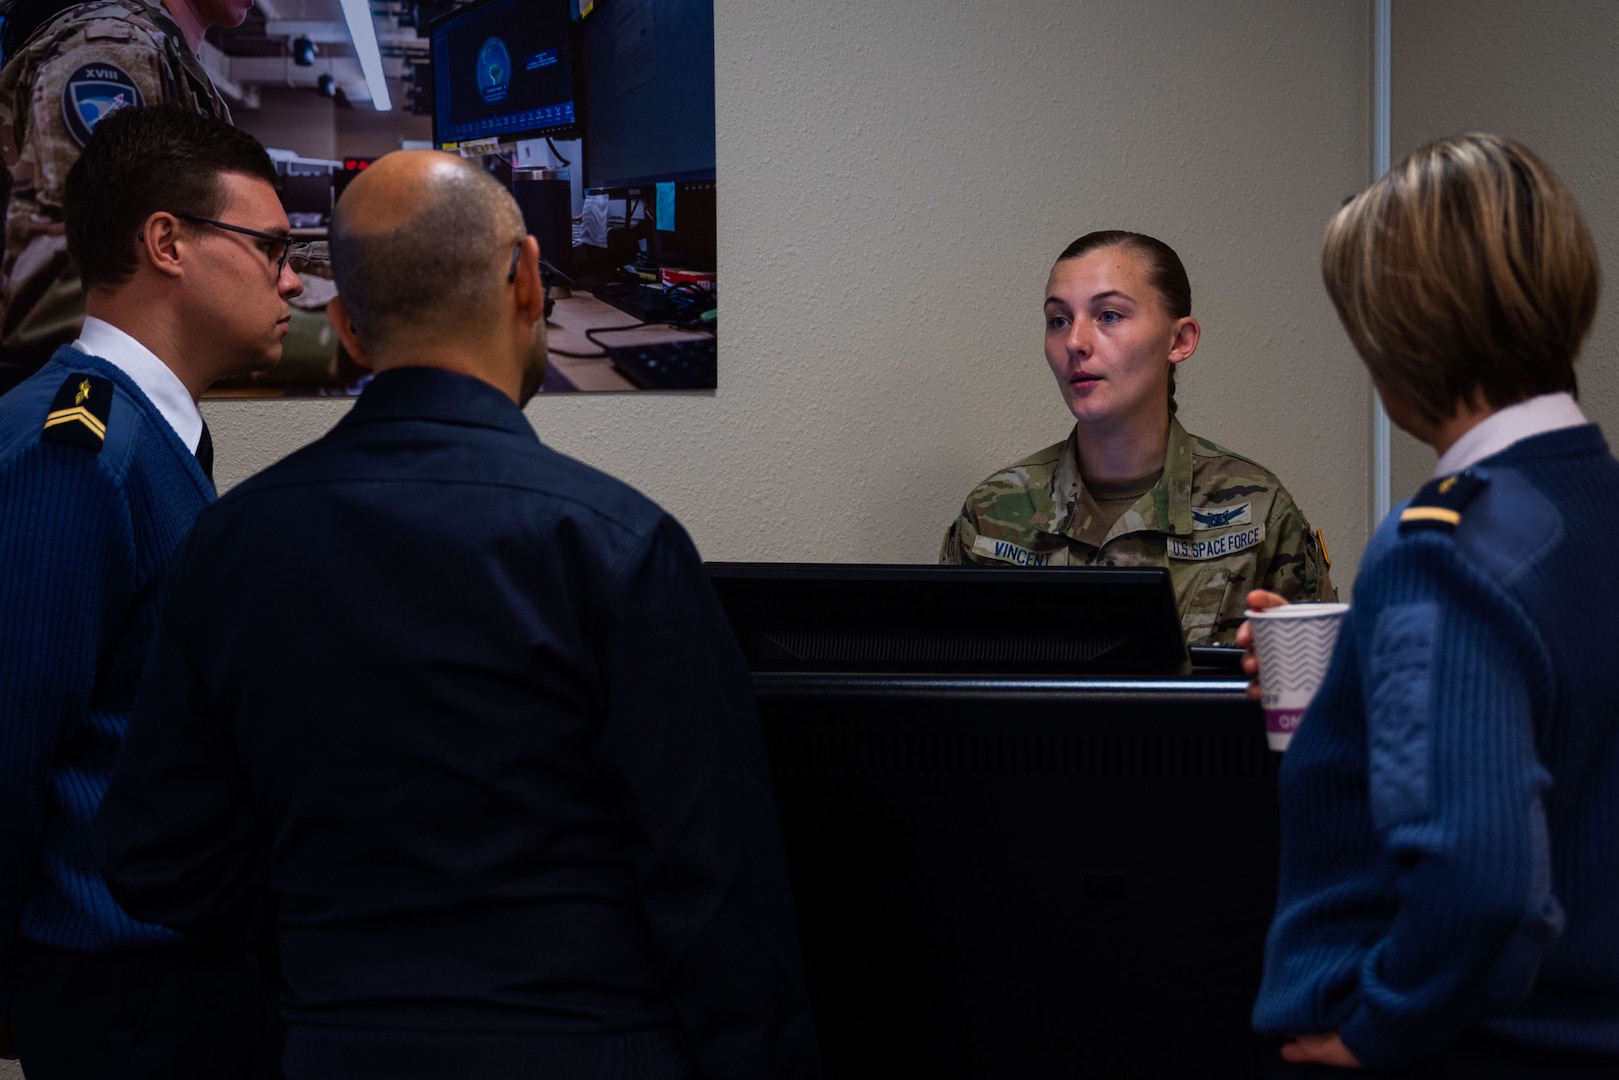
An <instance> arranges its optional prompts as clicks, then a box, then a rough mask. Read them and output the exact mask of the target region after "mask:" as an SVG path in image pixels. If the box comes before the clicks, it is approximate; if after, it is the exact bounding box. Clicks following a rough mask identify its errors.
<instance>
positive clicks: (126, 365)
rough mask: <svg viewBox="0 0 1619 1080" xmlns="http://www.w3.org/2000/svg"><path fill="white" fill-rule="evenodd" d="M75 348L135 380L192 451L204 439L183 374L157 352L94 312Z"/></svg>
mask: <svg viewBox="0 0 1619 1080" xmlns="http://www.w3.org/2000/svg"><path fill="white" fill-rule="evenodd" d="M73 347H74V348H75V349H77V350H79V351H80V352H82V353H88V354H90V355H91V356H99V357H101V359H103V360H105V361H107V363H109V364H111V365H112V366H113V367H115V368H117V369H118V370H119V371H122V372H123V373H124V374H125V375H128V376H129V377H130V378H131V379H134V380H135V385H136V386H138V387H140V388H141V393H143V394H145V395H146V396H147V398H148V399H150V401H151V402H152V404H153V405H155V406H157V411H158V412H159V413H161V414H162V415H163V419H165V420H167V421H168V422H169V426H170V427H171V428H173V429H174V433H175V434H176V435H178V436H180V441H181V442H183V443H185V444H186V446H187V447H188V448H189V449H190V450H191V452H192V453H193V454H195V453H196V452H197V443H198V442H199V441H200V440H201V439H202V413H200V412H198V411H197V403H196V402H195V401H192V400H191V394H190V393H188V392H187V391H186V388H185V384H184V383H182V382H181V381H180V376H178V375H176V374H175V373H174V372H173V371H172V370H171V369H170V368H169V365H167V364H165V363H164V362H163V361H161V360H159V359H158V358H157V354H155V353H154V352H152V350H150V349H148V348H147V347H146V346H145V345H142V344H141V343H140V342H138V341H136V340H135V339H134V338H132V337H130V336H129V335H128V334H126V333H124V332H123V331H122V330H120V329H118V328H117V327H116V326H114V325H112V323H110V322H107V321H106V320H104V319H98V318H96V317H95V316H94V315H87V316H85V319H84V329H83V330H80V331H79V340H77V341H75V342H74V343H73Z"/></svg>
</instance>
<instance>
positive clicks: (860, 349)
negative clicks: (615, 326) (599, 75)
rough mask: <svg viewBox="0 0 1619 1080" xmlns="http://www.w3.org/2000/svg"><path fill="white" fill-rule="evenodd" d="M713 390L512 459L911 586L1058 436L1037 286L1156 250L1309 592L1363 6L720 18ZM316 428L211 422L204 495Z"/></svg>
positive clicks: (1342, 476) (1351, 425)
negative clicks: (1288, 502) (1110, 248)
mask: <svg viewBox="0 0 1619 1080" xmlns="http://www.w3.org/2000/svg"><path fill="white" fill-rule="evenodd" d="M715 21H716V54H717V58H718V60H717V64H718V71H717V76H716V83H717V85H716V91H717V94H718V127H719V143H718V153H719V162H718V165H719V175H720V179H721V188H720V191H721V195H720V198H721V205H720V264H721V265H720V269H721V279H722V282H723V291H724V303H723V308H724V312H725V317H724V319H723V322H724V333H723V335H722V342H721V346H720V388H719V390H718V391H717V392H715V393H714V394H712V395H699V396H691V395H638V396H629V397H627V396H617V395H583V396H581V395H570V396H565V397H558V398H550V399H544V398H542V399H539V400H536V402H535V403H534V404H533V405H531V406H530V408H529V416H530V418H531V419H532V420H533V422H534V425H535V427H536V428H537V429H538V431H539V432H540V435H541V437H542V438H544V439H545V440H547V441H548V442H549V443H551V444H552V445H554V446H556V447H558V448H559V449H562V450H564V451H566V452H568V453H572V454H575V455H577V456H579V457H581V458H584V459H585V460H587V461H590V462H592V463H593V464H596V465H598V466H601V467H603V468H605V469H607V470H608V471H610V472H613V473H615V474H616V475H618V476H620V477H622V478H624V479H625V480H627V481H629V482H630V483H632V484H634V485H636V486H637V487H639V488H641V489H642V490H643V491H645V492H647V493H648V494H649V495H651V496H652V497H654V498H656V499H658V500H659V501H660V502H662V503H663V504H664V505H666V506H668V507H669V508H670V509H671V510H672V511H674V512H675V513H676V514H677V515H678V516H679V517H680V518H681V519H682V521H684V523H685V524H686V526H687V527H688V528H689V529H690V530H691V532H692V534H693V536H694V537H695V539H696V541H697V543H698V546H699V547H700V549H701V550H702V552H703V554H704V556H705V557H707V558H711V559H749V560H814V561H844V562H849V561H873V562H927V561H931V560H932V559H933V558H934V557H935V554H936V551H937V545H938V541H939V537H940V535H941V534H942V532H943V530H944V528H945V526H946V525H947V524H948V523H949V521H950V520H951V518H952V517H953V515H954V513H955V511H956V509H957V507H958V506H959V505H960V502H961V499H962V497H963V496H964V495H965V494H966V492H967V490H968V489H969V488H970V487H971V486H972V485H973V484H974V483H976V482H977V481H978V480H979V479H981V478H982V477H983V476H985V475H986V474H988V473H990V472H991V471H993V470H994V469H996V468H998V467H1000V466H1002V465H1005V464H1007V463H1009V462H1010V461H1012V460H1014V459H1015V458H1017V457H1019V456H1021V455H1023V454H1025V453H1027V452H1028V451H1030V450H1033V449H1035V448H1037V447H1040V446H1043V445H1046V444H1048V443H1051V442H1054V441H1056V440H1057V439H1059V438H1061V437H1063V435H1064V434H1065V433H1066V431H1067V429H1068V427H1069V425H1070V424H1071V422H1072V421H1071V419H1070V418H1069V417H1068V415H1067V413H1066V411H1065V410H1064V409H1063V407H1062V404H1061V401H1060V399H1059V397H1058V393H1057V389H1056V386H1055V385H1054V383H1053V382H1052V379H1051V376H1050V374H1049V372H1048V371H1047V369H1046V366H1045V363H1044V361H1043V360H1042V358H1041V352H1040V349H1041V344H1040V343H1041V337H1040V325H1041V323H1040V318H1041V302H1042V300H1043V298H1044V297H1043V293H1042V289H1043V286H1044V283H1045V276H1046V273H1047V271H1048V270H1049V268H1050V264H1051V261H1052V259H1053V258H1054V257H1055V256H1056V254H1057V253H1058V252H1059V251H1060V250H1061V249H1062V247H1064V246H1065V245H1066V244H1067V243H1068V241H1070V240H1072V239H1073V238H1074V237H1076V236H1078V235H1080V234H1081V233H1084V232H1087V231H1089V230H1091V229H1096V228H1129V229H1137V230H1141V231H1144V232H1150V233H1153V234H1155V235H1157V236H1159V237H1161V238H1163V239H1164V240H1166V241H1168V242H1169V243H1170V244H1171V245H1173V246H1174V247H1176V248H1177V249H1178V250H1179V251H1180V253H1181V255H1182V258H1183V259H1184V260H1185V262H1186V264H1187V267H1188V270H1189V272H1190V274H1191V278H1192V288H1193V304H1194V310H1195V312H1196V314H1197V315H1198V316H1199V317H1200V318H1201V320H1202V321H1203V326H1204V331H1205V336H1204V339H1203V344H1202V346H1201V347H1200V348H1199V350H1198V353H1197V355H1196V356H1195V357H1193V359H1192V360H1191V361H1190V362H1189V363H1188V364H1186V365H1185V366H1184V367H1183V368H1182V369H1181V375H1182V379H1181V389H1180V399H1181V403H1182V410H1181V412H1182V416H1183V418H1184V419H1185V420H1186V422H1187V426H1188V427H1189V428H1190V429H1191V430H1193V431H1195V432H1197V433H1199V434H1203V435H1206V436H1208V437H1211V438H1214V439H1216V440H1218V441H1220V442H1222V443H1224V444H1226V445H1228V446H1230V447H1232V448H1233V449H1236V450H1238V451H1241V452H1244V453H1247V454H1249V455H1251V456H1253V457H1256V458H1257V459H1258V460H1260V461H1261V462H1264V463H1265V464H1267V465H1269V466H1270V467H1271V468H1273V469H1274V470H1276V471H1277V472H1278V473H1280V474H1281V476H1282V478H1283V480H1284V482H1285V483H1286V484H1287V485H1288V487H1289V488H1290V489H1291V490H1292V491H1293V492H1294V494H1295V495H1296V496H1297V498H1298V499H1299V500H1300V502H1301V503H1302V505H1303V506H1304V508H1305V511H1306V513H1307V514H1308V515H1309V516H1310V518H1311V519H1312V521H1313V522H1314V523H1315V524H1316V525H1318V526H1319V527H1321V528H1323V529H1324V530H1325V531H1326V533H1327V537H1328V540H1329V543H1330V544H1331V548H1332V552H1333V555H1334V558H1335V560H1336V561H1335V576H1336V577H1337V579H1338V580H1339V582H1340V584H1342V585H1347V584H1348V583H1349V581H1350V580H1351V579H1352V568H1353V565H1354V563H1355V561H1356V558H1357V556H1358V554H1359V551H1360V548H1361V546H1362V544H1363V543H1364V540H1365V535H1366V529H1365V519H1366V516H1367V504H1368V500H1367V473H1366V465H1365V459H1366V452H1367V439H1368V429H1369V426H1370V420H1369V413H1368V402H1369V391H1368V387H1367V383H1366V380H1365V377H1364V375H1363V373H1362V371H1361V368H1360V365H1359V363H1358V362H1357V361H1356V360H1355V358H1354V355H1353V353H1352V351H1351V350H1350V348H1349V346H1348V344H1347V341H1346V340H1345V338H1344V336H1343V334H1342V332H1341V330H1340V329H1339V328H1338V325H1337V321H1336V318H1335V317H1334V315H1333V313H1332V311H1331V307H1330V305H1329V303H1328V302H1327V300H1326V297H1325V294H1324V293H1323V292H1322V289H1321V286H1320V280H1319V273H1318V271H1317V250H1318V247H1319V242H1320V236H1321V230H1322V227H1323V225H1324V223H1325V221H1326V219H1327V217H1328V215H1329V214H1330V212H1331V211H1332V210H1333V209H1335V208H1336V207H1337V205H1338V204H1339V202H1340V201H1341V200H1342V199H1343V198H1344V197H1345V196H1347V195H1350V194H1352V193H1354V192H1355V191H1358V190H1359V189H1360V188H1361V187H1363V186H1364V184H1365V181H1366V178H1367V172H1368V161H1369V156H1370V151H1369V128H1368V115H1369V100H1370V90H1369V82H1368V74H1369V67H1370V63H1369V53H1368V48H1369V44H1368V43H1369V14H1368V4H1367V3H1366V2H1365V0H1336V2H1320V3H1313V4H1308V5H1300V4H1296V3H1292V2H1289V0H1263V2H1260V0H1251V2H1247V3H1243V4H1221V5H1212V4H1210V5H1190V4H1182V3H1172V2H1136V3H1130V4H1119V3H1103V2H1076V0H1022V2H1018V3H984V2H983V0H894V2H890V3H885V4H873V3H870V2H869V0H826V2H818V3H813V4H810V3H802V2H798V0H717V2H716V4H715ZM345 407H346V406H345V405H344V404H342V403H340V402H258V401H250V402H209V403H208V404H207V406H206V411H207V415H208V419H209V423H210V425H212V427H213V429H214V432H215V442H216V445H217V446H218V447H219V463H220V465H219V467H220V472H221V478H222V480H223V481H224V482H225V483H227V484H228V483H230V482H234V481H236V480H238V479H241V478H242V477H244V476H246V475H247V474H249V473H250V472H252V471H256V470H258V469H260V468H263V467H264V466H266V465H268V464H270V463H271V462H272V461H274V460H275V459H277V458H279V457H280V456H282V455H283V454H285V453H286V452H288V451H289V450H291V449H293V448H295V447H296V446H298V445H300V444H301V443H303V442H305V441H307V440H309V439H311V438H313V437H315V436H317V435H319V434H320V433H321V432H323V431H324V430H325V429H326V428H327V427H328V426H329V425H330V424H331V423H332V422H333V421H334V420H335V419H336V418H337V417H338V416H339V415H340V414H341V413H342V411H343V410H344V408H345Z"/></svg>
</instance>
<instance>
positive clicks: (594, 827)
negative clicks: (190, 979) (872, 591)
mask: <svg viewBox="0 0 1619 1080" xmlns="http://www.w3.org/2000/svg"><path fill="white" fill-rule="evenodd" d="M170 581H171V586H170V592H169V596H168V600H167V603H166V607H165V611H164V616H163V621H162V624H161V627H160V631H159V640H158V644H157V647H156V648H155V650H154V653H153V666H152V667H151V668H150V669H149V676H150V678H149V686H150V687H151V692H149V693H147V694H145V696H144V697H143V698H142V700H141V701H140V703H139V705H138V708H137V715H136V719H135V721H134V722H133V724H132V728H131V732H130V736H129V742H128V747H127V750H126V753H125V757H124V759H123V761H122V762H121V764H120V768H119V771H118V772H117V774H116V776H115V779H114V783H113V789H112V792H111V793H110V795H109V797H108V800H107V804H106V808H105V810H104V811H103V814H102V816H101V818H100V819H99V820H98V822H97V825H98V830H99V839H100V841H101V846H102V849H103V851H104V853H105V854H106V856H107V858H108V865H107V872H108V876H109V878H110V880H111V883H112V885H113V888H114V892H115V894H116V895H117V896H118V897H119V898H120V899H121V900H122V901H123V902H124V903H125V904H126V905H127V906H128V907H129V908H130V910H131V911H134V912H137V913H138V914H139V915H140V916H141V917H143V918H147V919H151V920H154V921H157V922H162V923H165V924H168V925H172V926H176V927H181V928H184V929H187V930H192V931H196V932H200V933H209V934H215V935H220V934H245V935H251V934H253V933H254V932H255V931H256V930H257V929H259V928H260V927H261V926H264V925H269V924H271V923H272V922H273V925H274V926H275V928H276V932H277V937H278V939H279V943H280V949H281V957H282V964H283V969H284V976H285V981H286V990H285V996H284V1006H283V1011H284V1013H285V1015H286V1017H287V1019H288V1021H289V1024H290V1025H291V1026H292V1029H293V1032H294V1033H296V1031H297V1030H298V1028H299V1026H300V1025H310V1026H325V1027H345V1028H352V1029H375V1030H378V1031H379V1032H381V1031H385V1030H388V1029H409V1030H410V1031H412V1032H414V1033H417V1034H418V1035H419V1034H420V1033H423V1032H427V1033H432V1032H443V1033H445V1036H446V1038H450V1039H453V1038H455V1037H459V1036H460V1035H464V1034H465V1033H469V1032H489V1033H506V1035H511V1034H518V1035H521V1034H525V1033H526V1034H533V1035H536V1036H557V1035H574V1036H583V1037H589V1036H608V1035H612V1034H615V1033H625V1032H636V1031H646V1030H650V1029H656V1028H659V1027H669V1026H676V1027H679V1028H681V1029H683V1030H684V1032H685V1035H686V1037H687V1039H688V1041H689V1044H690V1046H691V1047H692V1048H693V1049H694V1050H695V1052H696V1055H697V1058H698V1060H699V1061H700V1063H701V1066H702V1069H703V1075H705V1076H716V1077H718V1076H726V1077H730V1076H736V1077H741V1076H758V1077H765V1076H770V1077H779V1076H796V1075H805V1074H808V1073H811V1072H813V1071H814V1070H815V1068H816V1064H815V1049H814V1043H813V1036H812V1035H811V1031H810V1024H809V1019H808V1011H807V1003H806V997H805V994H804V991H803V986H802V979H801V975H800V965H799V958H798V952H797V943H796V938H795V932H794V929H793V922H792V911H791V903H790V899H789V896H788V891H787V879H786V872H785V867H784V863H783V860H782V857H781V852H780V843H779V838H778V835H777V829H776V816H775V809H774V806H773V803H772V799H771V795H770V791H769V786H768V777H767V773H766V765H765V760H764V752H763V746H762V739H761V735H760V731H759V726H758V720H757V717H756V715H755V712H754V708H753V701H752V697H751V691H750V686H749V680H748V675H747V672H746V669H745V666H744V663H743V661H742V658H741V656H740V653H739V651H738V649H737V647H736V645H735V642H734V640H733V639H732V636H731V633H730V629H729V626H728V625H727V623H726V620H725V618H724V615H723V613H722V612H721V610H720V608H719V606H718V603H717V601H716V599H715V597H714V595H713V592H712V589H711V587H710V586H709V584H708V581H707V579H706V577H705V576H704V574H703V571H702V568H701V565H700V563H699V560H698V557H697V553H696V551H695V549H694V548H693V547H692V544H691V541H690V540H689V539H688V538H687V536H686V534H685V532H684V531H683V530H682V529H681V527H680V526H679V524H678V523H676V522H675V520H674V519H673V518H671V517H670V516H669V515H668V514H666V513H664V512H663V511H662V510H660V509H659V508H658V507H657V506H656V505H654V504H653V503H652V502H651V501H650V500H648V499H646V498H644V497H643V496H641V495H639V494H638V493H636V492H635V491H633V490H631V489H630V488H629V487H627V486H626V485H624V484H622V483H620V482H618V481H616V480H614V479H612V478H611V477H608V476H606V475H604V474H602V473H600V472H597V471H595V470H593V469H590V468H588V467H587V466H584V465H582V464H580V463H579V462H577V461H574V460H572V459H570V458H568V457H565V456H564V455H562V454H559V453H556V452H555V451H553V450H550V449H548V448H547V447H545V446H544V445H542V444H541V443H540V442H539V440H538V439H536V438H535V435H534V432H533V431H532V429H531V428H530V427H529V425H528V423H527V421H526V420H525V419H524V417H523V415H522V413H521V412H520V411H519V409H518V408H517V406H516V405H515V404H513V403H512V402H511V400H510V399H508V398H507V397H505V396H504V395H503V394H501V393H500V392H499V391H497V390H495V389H494V388H492V387H490V386H488V385H486V384H485V383H483V382H480V381H478V380H476V379H472V378H469V377H465V376H461V375H456V374H452V373H449V372H445V371H440V370H435V369H428V368H408V369H400V370H394V371H389V372H386V373H384V374H381V375H379V376H378V377H377V378H376V379H375V380H374V381H373V382H372V383H371V385H370V386H369V388H368V389H367V390H366V391H365V393H364V395H363V396H362V397H361V398H360V400H359V402H358V403H357V404H356V405H355V407H354V409H353V410H352V412H351V413H350V414H349V415H348V416H347V417H345V418H344V419H343V421H342V422H340V423H339V424H338V425H337V427H336V428H335V429H334V430H333V431H332V432H331V433H330V434H328V435H327V436H326V437H324V438H322V439H320V440H319V441H317V442H316V443H314V444H312V445H311V446H308V447H306V448H304V449H303V450H301V451H299V452H297V453H295V454H293V455H292V456H290V457H289V458H287V459H286V460H285V461H283V462H281V463H279V464H278V465H276V466H274V467H272V468H270V469H269V470H267V471H266V472H264V473H262V474H260V475H259V476H256V477H254V478H253V479H252V480H249V481H248V482H246V483H244V484H242V485H241V486H240V487H238V488H236V489H235V490H233V491H231V492H230V493H229V494H228V495H227V496H226V497H225V498H224V499H222V500H221V501H220V502H219V503H218V504H217V505H216V506H215V507H213V508H212V509H211V510H209V511H208V512H207V513H205V514H204V515H203V517H202V518H201V519H200V520H199V522H198V525H197V528H196V529H195V531H194V532H193V533H192V535H191V537H190V538H189V540H188V541H187V543H186V544H185V546H184V547H183V548H182V550H181V552H180V554H179V556H178V558H177V561H176V564H175V566H174V569H173V571H172V572H171V575H170ZM503 1037H504V1036H503Z"/></svg>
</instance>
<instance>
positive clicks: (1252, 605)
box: [1237, 589, 1349, 750]
mask: <svg viewBox="0 0 1619 1080" xmlns="http://www.w3.org/2000/svg"><path fill="white" fill-rule="evenodd" d="M1348 610H1349V605H1348V604H1289V603H1288V602H1287V601H1286V600H1284V599H1282V598H1281V597H1280V596H1278V595H1276V594H1275V593H1273V592H1266V591H1264V590H1262V589H1256V590H1254V591H1253V592H1251V593H1249V594H1248V621H1247V622H1245V623H1243V625H1242V628H1241V629H1240V630H1238V631H1237V644H1238V645H1239V646H1241V647H1242V648H1244V649H1246V650H1248V655H1247V656H1244V657H1243V658H1242V667H1243V670H1244V671H1246V672H1247V673H1248V674H1249V675H1250V676H1252V678H1251V680H1250V681H1249V683H1248V696H1249V697H1250V698H1257V699H1258V700H1259V702H1260V704H1261V705H1262V706H1263V707H1264V710H1265V737H1266V740H1267V741H1268V742H1269V743H1270V748H1271V749H1272V750H1286V749H1287V746H1288V744H1289V743H1290V742H1291V741H1292V739H1293V732H1294V731H1295V730H1297V728H1298V725H1299V721H1300V720H1301V719H1302V718H1303V716H1304V710H1305V709H1306V708H1307V707H1308V706H1309V704H1310V699H1311V698H1312V697H1314V696H1315V692H1316V690H1317V689H1318V688H1319V687H1320V686H1321V680H1322V679H1323V678H1324V677H1325V676H1326V674H1327V665H1328V663H1329V662H1330V661H1331V659H1332V650H1333V647H1334V645H1336V644H1337V641H1338V628H1339V626H1341V625H1342V623H1343V617H1344V613H1345V612H1346V611H1348Z"/></svg>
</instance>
